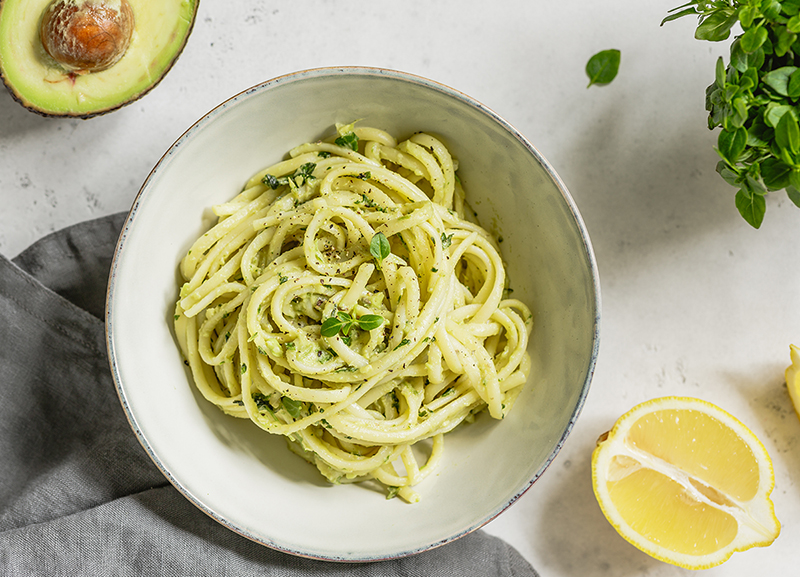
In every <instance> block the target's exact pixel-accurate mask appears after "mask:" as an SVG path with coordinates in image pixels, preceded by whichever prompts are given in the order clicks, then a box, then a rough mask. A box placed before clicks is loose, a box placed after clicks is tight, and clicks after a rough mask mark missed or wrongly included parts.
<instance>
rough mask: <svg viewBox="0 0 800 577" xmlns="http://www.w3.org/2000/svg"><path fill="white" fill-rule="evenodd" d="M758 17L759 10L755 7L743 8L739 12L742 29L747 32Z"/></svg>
mask: <svg viewBox="0 0 800 577" xmlns="http://www.w3.org/2000/svg"><path fill="white" fill-rule="evenodd" d="M757 15H758V9H757V8H756V7H755V6H742V8H741V10H739V22H741V23H742V28H744V29H745V30H747V29H748V28H750V26H752V25H753V21H754V20H755V19H756V16H757Z"/></svg>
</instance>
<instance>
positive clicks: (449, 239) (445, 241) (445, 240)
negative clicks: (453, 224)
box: [442, 232, 455, 248]
mask: <svg viewBox="0 0 800 577" xmlns="http://www.w3.org/2000/svg"><path fill="white" fill-rule="evenodd" d="M453 234H455V233H450V234H446V233H444V232H443V233H442V248H449V247H450V245H451V244H453Z"/></svg>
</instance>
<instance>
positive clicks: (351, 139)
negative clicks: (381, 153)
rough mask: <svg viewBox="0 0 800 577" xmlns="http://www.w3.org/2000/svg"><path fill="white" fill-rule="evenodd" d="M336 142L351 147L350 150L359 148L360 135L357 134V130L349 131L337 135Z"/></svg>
mask: <svg viewBox="0 0 800 577" xmlns="http://www.w3.org/2000/svg"><path fill="white" fill-rule="evenodd" d="M334 142H335V143H336V144H338V145H339V146H342V147H344V148H349V149H350V150H358V136H356V133H355V132H348V133H347V134H342V135H341V136H339V137H337V138H336V140H334Z"/></svg>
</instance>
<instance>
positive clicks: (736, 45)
mask: <svg viewBox="0 0 800 577" xmlns="http://www.w3.org/2000/svg"><path fill="white" fill-rule="evenodd" d="M749 58H750V55H749V54H747V52H745V51H744V50H742V44H741V42H740V39H739V38H737V39H736V40H734V41H733V43H732V44H731V66H733V67H734V68H735V69H736V70H738V71H739V72H741V73H744V72H745V71H746V70H747V69H748V67H749V66H750V65H749ZM718 60H719V61H721V60H722V58H721V57H720V58H719V59H718ZM723 67H724V65H723Z"/></svg>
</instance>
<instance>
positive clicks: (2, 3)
mask: <svg viewBox="0 0 800 577" xmlns="http://www.w3.org/2000/svg"><path fill="white" fill-rule="evenodd" d="M18 1H24V0H0V20H2V16H3V9H4V8H5V7H6V6H8V5H9V4H13V3H14V2H18ZM157 1H159V2H165V1H168V0H157ZM191 5H192V12H191V18H190V19H189V24H188V27H187V29H186V32H185V33H184V34H183V39H182V42H181V43H180V45H179V46H178V47H177V49H176V50H175V52H174V54H173V55H172V57H171V58H170V60H169V64H167V66H166V67H165V68H164V69H163V71H162V72H161V73H160V74H159V75H158V77H157V78H155V79H153V81H152V82H151V83H149V84H148V85H147V86H146V87H144V89H142V90H141V91H139V92H137V93H136V94H134V95H132V96H131V97H129V98H127V99H125V100H123V101H121V102H118V103H116V104H113V105H111V106H106V107H102V108H97V109H92V110H87V111H84V112H78V111H52V110H46V109H44V108H42V107H40V106H37V105H35V104H33V103H32V102H30V100H28V99H27V98H26V97H25V96H24V95H22V94H20V92H19V91H18V90H17V89H16V88H15V86H14V85H13V83H12V82H10V81H9V79H8V78H7V76H6V74H4V71H3V66H2V62H0V80H1V81H2V83H3V86H5V88H6V89H7V90H8V92H9V93H10V94H11V96H12V98H13V99H14V100H15V101H17V102H18V103H19V104H20V105H22V106H23V107H24V108H25V109H26V110H28V111H30V112H33V113H35V114H38V115H39V116H44V117H47V118H77V119H83V120H87V119H89V118H94V117H96V116H101V115H104V114H108V113H110V112H114V111H115V110H119V109H120V108H123V107H124V106H127V105H129V104H132V103H133V102H136V101H137V100H139V99H140V98H142V97H143V96H145V95H146V94H147V93H149V92H150V91H151V90H153V89H154V88H155V87H156V86H158V85H159V84H160V83H161V81H162V80H163V79H164V77H165V76H166V75H167V74H168V73H169V71H170V70H171V69H172V67H173V66H174V65H175V63H176V62H177V61H178V58H179V57H180V55H181V54H182V53H183V50H184V48H185V47H186V43H187V42H188V40H189V37H190V36H191V34H192V30H193V29H194V23H195V21H196V19H197V11H198V8H199V5H200V0H191ZM39 19H41V18H39ZM136 26H138V24H135V25H134V27H135V29H136ZM37 29H38V26H37ZM37 42H39V40H38V37H37Z"/></svg>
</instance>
